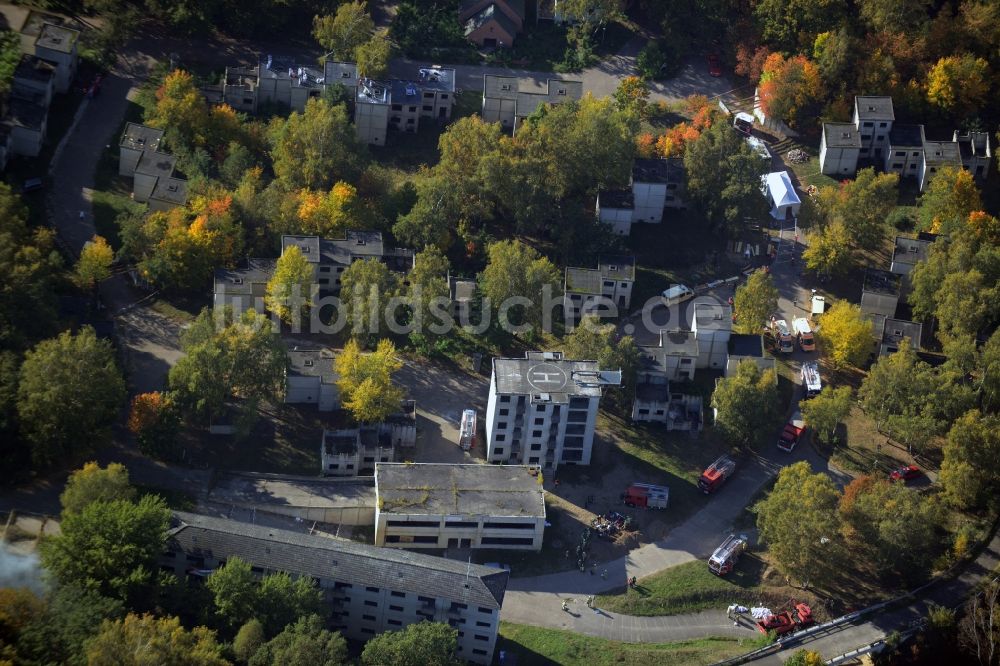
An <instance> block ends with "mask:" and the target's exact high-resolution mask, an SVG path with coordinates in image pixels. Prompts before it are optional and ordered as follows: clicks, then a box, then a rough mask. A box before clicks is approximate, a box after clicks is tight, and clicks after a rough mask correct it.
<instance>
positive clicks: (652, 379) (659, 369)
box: [632, 329, 703, 430]
mask: <svg viewBox="0 0 1000 666" xmlns="http://www.w3.org/2000/svg"><path fill="white" fill-rule="evenodd" d="M639 351H640V352H641V354H642V355H641V356H640V359H639V371H638V373H637V376H636V386H635V400H634V401H633V403H632V420H633V421H657V422H660V423H663V424H664V425H666V427H667V430H701V428H702V424H703V417H702V400H701V396H698V395H689V394H686V393H681V392H679V391H677V390H676V387H672V383H673V384H676V383H677V382H681V381H690V380H692V379H694V370H695V364H696V362H697V359H698V341H697V340H696V339H695V336H694V333H692V332H691V331H683V330H679V329H677V330H671V331H666V330H664V331H660V343H659V344H658V345H657V346H655V347H650V346H644V347H640V348H639Z"/></svg>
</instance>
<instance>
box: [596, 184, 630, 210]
mask: <svg viewBox="0 0 1000 666" xmlns="http://www.w3.org/2000/svg"><path fill="white" fill-rule="evenodd" d="M597 205H599V206H600V207H601V208H626V209H629V210H631V209H633V208H635V195H633V194H632V190H631V189H621V190H601V191H600V192H598V193H597Z"/></svg>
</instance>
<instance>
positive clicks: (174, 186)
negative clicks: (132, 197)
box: [149, 177, 187, 206]
mask: <svg viewBox="0 0 1000 666" xmlns="http://www.w3.org/2000/svg"><path fill="white" fill-rule="evenodd" d="M149 198H150V199H156V200H157V201H166V202H167V203H172V204H176V205H178V206H183V205H184V203H185V202H186V201H187V181H186V180H184V179H183V178H173V177H168V178H158V179H157V180H156V186H155V187H154V188H153V193H152V194H150V195H149Z"/></svg>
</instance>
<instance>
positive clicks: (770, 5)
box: [754, 0, 848, 50]
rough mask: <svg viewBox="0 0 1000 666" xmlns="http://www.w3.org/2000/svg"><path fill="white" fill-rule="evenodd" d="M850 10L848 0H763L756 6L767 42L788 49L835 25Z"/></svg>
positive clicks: (758, 18)
mask: <svg viewBox="0 0 1000 666" xmlns="http://www.w3.org/2000/svg"><path fill="white" fill-rule="evenodd" d="M847 12H848V4H847V2H845V0H819V1H818V2H816V1H813V0H761V2H759V3H757V5H756V6H755V9H754V13H755V15H756V18H757V22H758V24H759V25H760V27H761V29H762V31H763V33H764V39H765V40H766V41H767V43H769V44H773V47H774V48H781V49H788V50H793V49H795V48H796V47H798V46H805V45H806V44H811V43H812V42H813V41H814V38H815V36H816V35H818V34H819V33H822V32H827V31H829V30H831V29H833V28H836V27H837V26H838V25H839V24H840V22H841V19H842V18H844V17H845V16H846V15H847ZM800 40H801V41H802V42H803V43H801V44H800Z"/></svg>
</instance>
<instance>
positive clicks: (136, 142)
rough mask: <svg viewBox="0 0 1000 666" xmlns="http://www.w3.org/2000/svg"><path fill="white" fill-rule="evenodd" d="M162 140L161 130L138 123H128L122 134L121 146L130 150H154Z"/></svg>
mask: <svg viewBox="0 0 1000 666" xmlns="http://www.w3.org/2000/svg"><path fill="white" fill-rule="evenodd" d="M162 139H163V130H161V129H156V128H154V127H148V126H146V125H140V124H139V123H129V124H128V125H126V126H125V132H124V133H123V134H122V140H121V142H120V144H121V146H123V147H125V148H131V149H132V150H156V149H157V148H159V147H160V141H161V140H162Z"/></svg>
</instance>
